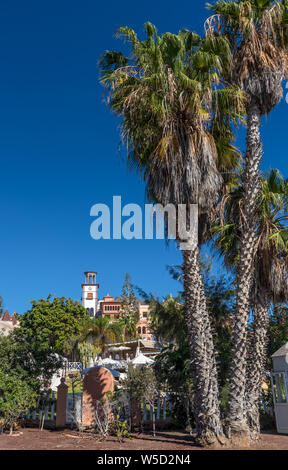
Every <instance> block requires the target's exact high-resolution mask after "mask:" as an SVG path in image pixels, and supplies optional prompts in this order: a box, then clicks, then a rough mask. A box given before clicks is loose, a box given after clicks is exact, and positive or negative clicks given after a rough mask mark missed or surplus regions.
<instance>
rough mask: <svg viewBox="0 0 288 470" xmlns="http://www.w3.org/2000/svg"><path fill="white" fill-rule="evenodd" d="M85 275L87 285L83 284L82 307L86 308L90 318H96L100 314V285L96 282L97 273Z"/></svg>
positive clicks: (90, 272)
mask: <svg viewBox="0 0 288 470" xmlns="http://www.w3.org/2000/svg"><path fill="white" fill-rule="evenodd" d="M84 275H85V283H84V284H82V299H81V301H82V305H83V307H84V308H86V310H87V312H88V313H89V315H90V317H95V316H97V312H98V289H99V284H97V282H96V277H97V273H96V272H95V271H87V272H86V273H84Z"/></svg>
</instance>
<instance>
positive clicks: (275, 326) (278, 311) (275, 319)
mask: <svg viewBox="0 0 288 470" xmlns="http://www.w3.org/2000/svg"><path fill="white" fill-rule="evenodd" d="M267 337H268V341H267V356H266V367H267V368H268V370H271V369H272V359H271V357H272V355H273V354H274V353H275V352H276V351H278V349H280V348H281V347H282V346H283V345H284V344H286V343H287V342H288V307H287V305H282V304H277V305H275V307H274V309H273V312H272V314H271V315H270V316H269V320H268V333H267Z"/></svg>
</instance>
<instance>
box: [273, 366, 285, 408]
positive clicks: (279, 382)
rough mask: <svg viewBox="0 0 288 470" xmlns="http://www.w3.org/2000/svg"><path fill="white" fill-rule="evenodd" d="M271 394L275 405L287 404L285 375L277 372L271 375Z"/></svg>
mask: <svg viewBox="0 0 288 470" xmlns="http://www.w3.org/2000/svg"><path fill="white" fill-rule="evenodd" d="M272 383H273V392H274V397H275V402H276V403H287V391H286V384H285V373H284V372H279V373H278V374H273V375H272Z"/></svg>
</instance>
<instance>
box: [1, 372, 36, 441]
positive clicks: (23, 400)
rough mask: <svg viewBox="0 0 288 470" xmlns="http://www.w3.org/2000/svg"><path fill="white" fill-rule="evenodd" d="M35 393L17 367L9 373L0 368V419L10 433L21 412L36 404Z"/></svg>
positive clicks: (25, 411)
mask: <svg viewBox="0 0 288 470" xmlns="http://www.w3.org/2000/svg"><path fill="white" fill-rule="evenodd" d="M36 398H37V394H36V392H35V390H34V389H33V387H32V386H31V384H29V381H28V380H23V374H19V369H18V370H17V369H16V370H11V371H9V373H7V372H4V371H3V370H2V369H1V368H0V421H1V422H2V423H3V424H2V427H3V428H4V429H5V427H8V428H9V430H10V434H12V433H13V428H14V425H15V423H16V422H17V420H18V419H19V418H20V416H21V414H22V413H27V412H28V411H29V409H31V408H33V406H35V405H36Z"/></svg>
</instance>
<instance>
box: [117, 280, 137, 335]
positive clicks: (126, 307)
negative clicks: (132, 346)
mask: <svg viewBox="0 0 288 470" xmlns="http://www.w3.org/2000/svg"><path fill="white" fill-rule="evenodd" d="M120 302H121V314H120V315H121V323H122V325H123V339H124V341H125V340H127V339H135V338H136V336H137V333H136V325H137V322H138V320H139V308H138V300H137V298H136V296H135V293H134V287H133V284H132V283H131V276H130V274H129V273H126V275H125V281H124V284H123V287H122V293H121V297H120Z"/></svg>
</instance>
